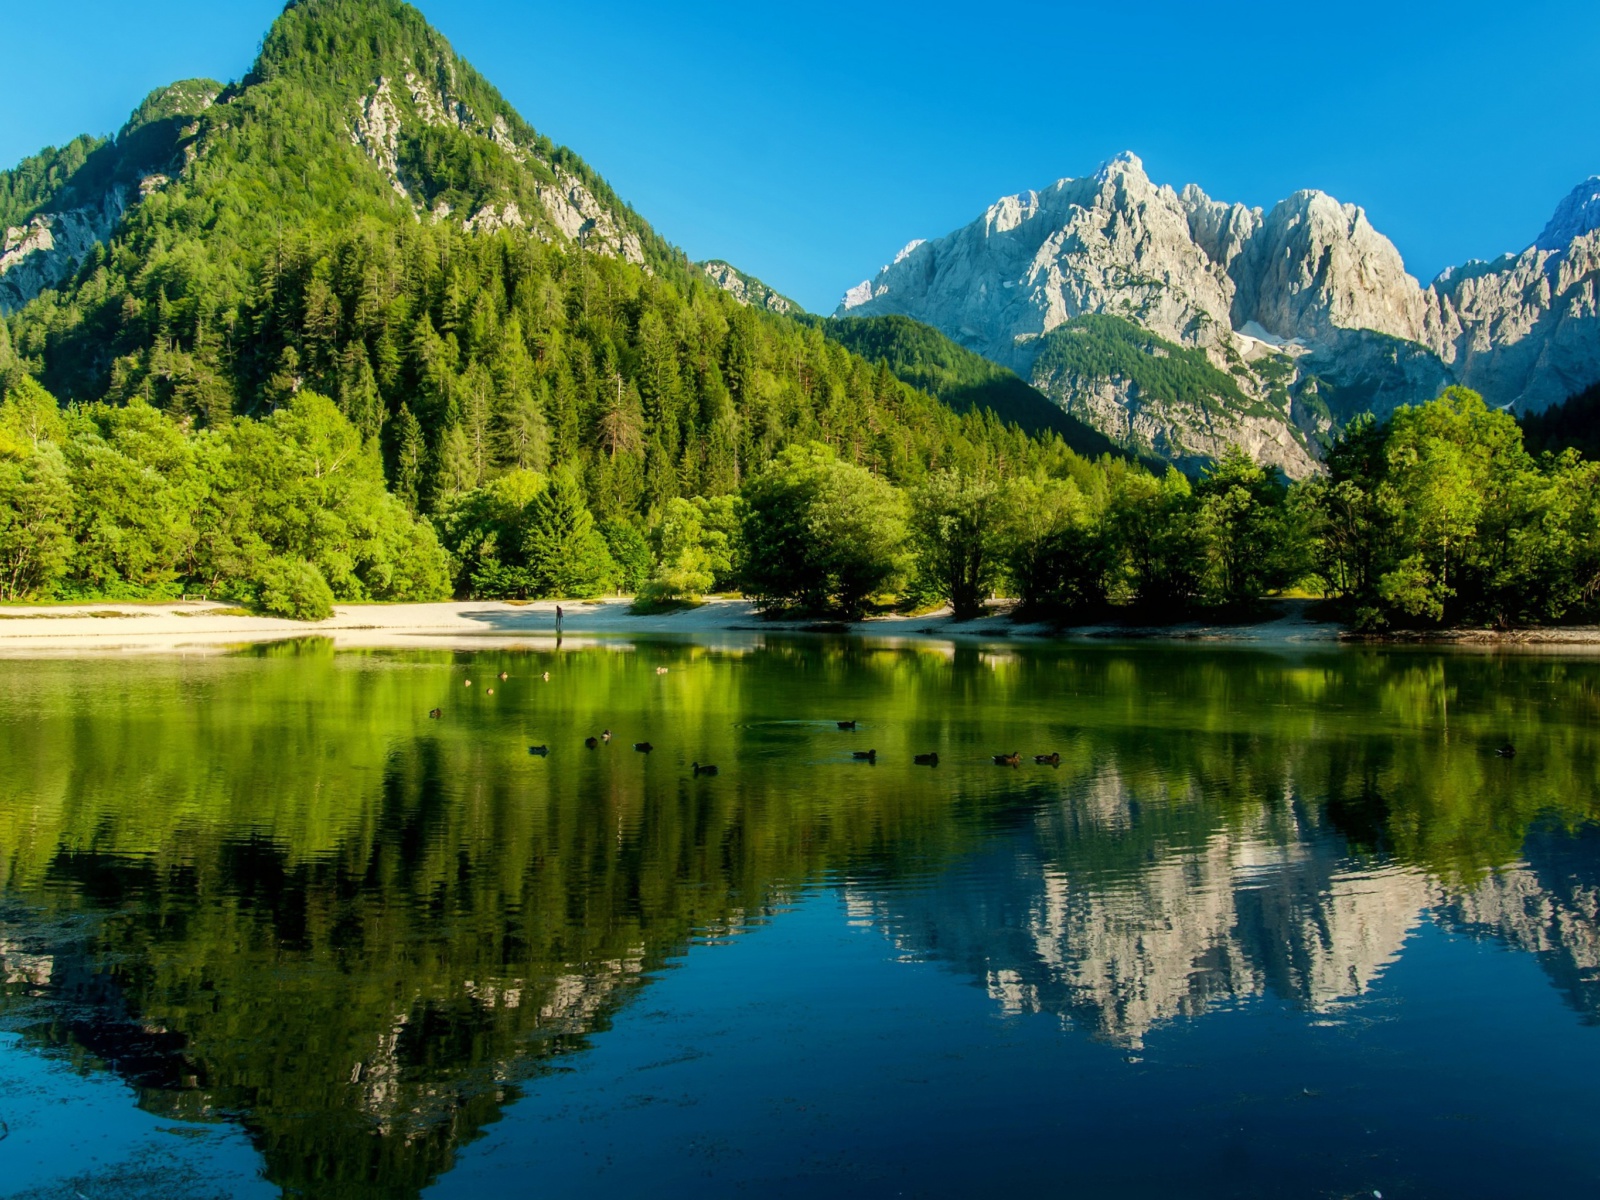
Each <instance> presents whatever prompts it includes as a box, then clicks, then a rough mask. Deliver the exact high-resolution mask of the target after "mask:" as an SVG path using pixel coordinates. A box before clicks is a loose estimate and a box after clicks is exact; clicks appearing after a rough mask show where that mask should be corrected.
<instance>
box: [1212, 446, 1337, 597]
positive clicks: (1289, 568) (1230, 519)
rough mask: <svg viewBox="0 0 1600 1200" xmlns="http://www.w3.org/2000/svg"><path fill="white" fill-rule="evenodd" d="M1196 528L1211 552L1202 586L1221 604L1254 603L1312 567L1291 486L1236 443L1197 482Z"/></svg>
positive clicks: (1296, 578) (1286, 585) (1292, 581)
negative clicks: (1291, 493)
mask: <svg viewBox="0 0 1600 1200" xmlns="http://www.w3.org/2000/svg"><path fill="white" fill-rule="evenodd" d="M1194 492H1195V496H1196V498H1197V499H1198V501H1199V511H1198V513H1197V514H1196V531H1197V533H1198V535H1199V538H1200V540H1201V543H1202V545H1203V546H1204V553H1205V566H1204V568H1203V576H1202V583H1201V589H1202V594H1203V596H1204V597H1205V599H1206V600H1207V601H1208V602H1210V603H1211V604H1216V605H1225V606H1227V605H1249V604H1251V603H1254V602H1255V601H1257V600H1260V599H1261V597H1263V596H1264V595H1266V594H1267V593H1268V592H1270V591H1279V590H1282V589H1283V588H1286V587H1288V586H1290V585H1291V584H1293V583H1294V582H1296V581H1297V580H1298V579H1299V578H1300V577H1301V576H1302V575H1304V574H1305V573H1306V571H1307V569H1308V568H1309V562H1308V561H1307V555H1306V554H1305V547H1306V539H1305V536H1304V534H1303V532H1302V531H1301V529H1299V528H1298V527H1297V526H1296V524H1295V522H1296V521H1297V520H1298V518H1299V515H1300V510H1299V508H1298V507H1297V506H1294V507H1292V506H1291V505H1290V504H1289V502H1288V501H1289V489H1288V487H1287V486H1286V485H1285V484H1284V482H1283V480H1282V479H1280V478H1279V477H1278V476H1277V474H1276V472H1271V471H1268V470H1266V469H1264V468H1262V467H1259V466H1257V465H1256V463H1255V462H1254V460H1252V459H1251V458H1250V456H1249V455H1248V454H1246V453H1245V452H1244V451H1243V450H1241V449H1239V448H1238V447H1237V446H1235V447H1232V448H1231V449H1230V450H1228V451H1227V453H1225V454H1224V455H1223V456H1222V458H1221V459H1219V460H1218V461H1217V462H1216V463H1215V464H1214V465H1213V466H1212V467H1211V468H1210V469H1208V470H1207V471H1206V473H1205V474H1204V475H1203V476H1202V477H1201V479H1200V482H1199V483H1198V484H1197V485H1196V486H1195V489H1194Z"/></svg>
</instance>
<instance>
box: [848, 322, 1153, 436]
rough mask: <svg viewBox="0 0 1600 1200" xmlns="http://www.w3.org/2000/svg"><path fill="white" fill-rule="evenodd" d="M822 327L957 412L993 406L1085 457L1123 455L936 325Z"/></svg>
mask: <svg viewBox="0 0 1600 1200" xmlns="http://www.w3.org/2000/svg"><path fill="white" fill-rule="evenodd" d="M821 329H822V332H823V333H825V334H826V335H827V336H828V338H829V340H830V341H835V342H838V343H839V344H840V345H842V346H845V347H846V348H848V349H849V350H851V351H852V352H853V353H856V354H859V355H861V356H862V357H863V358H865V359H867V360H868V361H869V362H885V363H887V364H888V365H889V369H890V370H891V371H893V372H894V374H895V376H896V377H897V378H898V379H900V380H901V381H902V382H904V383H908V384H910V385H911V386H912V387H914V388H916V389H917V390H919V391H923V392H927V393H928V395H930V396H937V397H938V398H939V399H940V400H942V401H943V402H944V403H945V404H948V405H949V406H950V407H951V408H953V409H954V410H955V411H957V412H961V413H965V412H970V411H972V410H973V409H988V410H989V411H990V412H992V413H994V415H995V416H997V417H999V418H1000V420H1002V421H1005V422H1008V423H1010V424H1014V425H1016V426H1018V427H1019V428H1021V429H1023V430H1026V431H1027V432H1028V433H1035V434H1043V433H1053V434H1055V435H1056V436H1057V437H1059V438H1060V439H1061V440H1062V441H1063V442H1065V443H1066V444H1067V445H1068V446H1069V447H1071V448H1072V449H1073V450H1075V451H1077V452H1078V453H1079V454H1081V455H1083V456H1084V457H1085V458H1099V457H1100V456H1101V455H1102V454H1114V455H1118V456H1121V455H1122V454H1123V451H1122V450H1121V448H1120V447H1118V446H1117V445H1116V444H1115V443H1114V442H1112V441H1111V439H1110V438H1108V437H1106V436H1105V435H1104V434H1103V433H1101V432H1100V431H1099V430H1097V429H1095V428H1093V427H1091V426H1089V425H1086V424H1084V423H1083V422H1082V421H1080V420H1078V419H1077V418H1076V417H1072V416H1069V415H1068V414H1067V413H1065V412H1063V411H1062V410H1061V409H1060V408H1058V407H1057V406H1056V405H1055V404H1053V403H1052V402H1051V401H1050V399H1049V398H1048V397H1046V396H1045V395H1044V394H1043V393H1042V392H1040V391H1039V390H1038V389H1037V388H1034V387H1030V386H1029V385H1028V384H1026V383H1024V382H1023V381H1022V380H1021V379H1020V378H1018V377H1017V374H1016V372H1014V371H1009V370H1007V369H1006V368H1005V367H1002V366H1000V365H999V364H997V363H994V362H991V361H990V360H989V359H987V358H984V357H983V356H982V355H981V354H975V353H973V352H972V351H971V350H967V349H964V348H963V347H961V346H958V345H957V344H956V343H955V342H953V341H951V340H950V339H949V338H947V337H946V336H945V335H944V334H942V333H940V332H939V331H938V330H937V329H935V328H933V326H931V325H924V324H922V323H921V322H920V321H913V320H911V319H909V318H907V317H895V316H889V317H843V318H836V319H834V320H831V321H824V322H822V324H821Z"/></svg>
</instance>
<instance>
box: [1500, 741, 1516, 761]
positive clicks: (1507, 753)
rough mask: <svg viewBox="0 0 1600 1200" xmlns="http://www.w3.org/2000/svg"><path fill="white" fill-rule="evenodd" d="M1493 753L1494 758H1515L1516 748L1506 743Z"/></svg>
mask: <svg viewBox="0 0 1600 1200" xmlns="http://www.w3.org/2000/svg"><path fill="white" fill-rule="evenodd" d="M1494 753H1495V757H1496V758H1515V757H1516V756H1517V748H1516V747H1515V746H1513V745H1512V744H1511V743H1510V742H1507V743H1506V744H1505V745H1504V746H1501V747H1500V748H1499V749H1498V750H1496V751H1495V752H1494Z"/></svg>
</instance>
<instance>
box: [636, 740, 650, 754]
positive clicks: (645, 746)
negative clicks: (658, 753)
mask: <svg viewBox="0 0 1600 1200" xmlns="http://www.w3.org/2000/svg"><path fill="white" fill-rule="evenodd" d="M633 748H634V749H635V750H637V751H638V752H639V753H640V754H649V753H650V751H652V750H654V749H655V747H654V746H652V745H651V744H650V743H649V742H635V743H634V744H633Z"/></svg>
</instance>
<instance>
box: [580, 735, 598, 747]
mask: <svg viewBox="0 0 1600 1200" xmlns="http://www.w3.org/2000/svg"><path fill="white" fill-rule="evenodd" d="M583 744H584V745H585V746H587V747H589V749H591V750H593V749H594V748H595V747H596V746H598V745H599V744H600V739H599V738H593V737H586V738H584V739H583Z"/></svg>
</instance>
